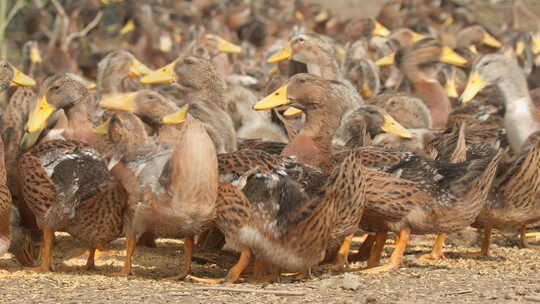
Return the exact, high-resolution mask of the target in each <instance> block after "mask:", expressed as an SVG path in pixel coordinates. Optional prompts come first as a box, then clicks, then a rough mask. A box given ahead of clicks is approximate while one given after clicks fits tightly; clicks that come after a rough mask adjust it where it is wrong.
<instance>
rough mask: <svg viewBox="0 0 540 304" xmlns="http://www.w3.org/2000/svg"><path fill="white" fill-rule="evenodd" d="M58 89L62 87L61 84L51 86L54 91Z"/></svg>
mask: <svg viewBox="0 0 540 304" xmlns="http://www.w3.org/2000/svg"><path fill="white" fill-rule="evenodd" d="M58 89H60V86H57V85H56V86H54V87H52V88H51V90H52V91H56V90H58Z"/></svg>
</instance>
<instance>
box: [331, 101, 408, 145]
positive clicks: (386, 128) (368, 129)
mask: <svg viewBox="0 0 540 304" xmlns="http://www.w3.org/2000/svg"><path fill="white" fill-rule="evenodd" d="M409 131H410V130H408V129H407V128H405V127H404V126H403V125H402V124H400V123H399V122H397V121H396V120H395V119H394V118H393V117H392V116H391V115H389V114H388V113H387V112H386V111H385V110H384V109H382V108H379V107H377V106H374V105H363V106H360V107H359V108H357V109H355V110H353V111H349V112H347V113H345V114H344V115H343V118H342V120H341V123H340V125H339V127H338V128H337V129H336V130H335V134H334V136H333V138H332V144H333V145H334V146H344V147H347V148H349V149H352V148H355V147H362V146H369V145H370V144H371V143H372V140H373V139H374V138H375V137H377V136H378V135H380V134H383V133H386V134H398V135H396V136H403V137H409Z"/></svg>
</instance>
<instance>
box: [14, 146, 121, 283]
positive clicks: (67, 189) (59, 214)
mask: <svg viewBox="0 0 540 304" xmlns="http://www.w3.org/2000/svg"><path fill="white" fill-rule="evenodd" d="M51 159H53V160H54V161H53V162H51ZM19 170H20V174H21V176H22V178H21V179H22V180H21V184H22V185H21V189H22V190H21V192H22V196H23V198H24V201H25V202H26V204H27V205H28V206H29V208H30V209H31V210H32V212H33V213H34V215H35V217H36V220H37V224H38V226H39V228H40V229H41V230H42V232H43V245H42V254H41V263H40V264H39V266H36V267H32V268H29V270H31V271H37V272H49V271H54V270H55V267H54V265H53V263H52V253H53V245H54V237H55V236H54V234H55V232H56V231H63V232H68V233H69V234H70V235H72V236H73V237H75V238H77V239H79V240H82V241H84V242H85V243H86V244H87V245H88V246H89V248H90V254H89V256H88V259H87V263H86V268H87V269H93V268H94V267H95V264H94V256H95V252H96V248H97V247H98V246H100V245H104V244H107V243H108V242H110V241H112V240H115V239H116V238H119V237H121V236H122V232H123V224H124V223H123V214H124V211H125V209H126V201H127V200H126V196H127V193H126V191H125V189H124V188H123V187H122V186H121V185H120V184H118V183H117V182H116V181H115V180H114V179H113V178H112V176H111V174H110V173H109V171H108V169H107V165H106V163H105V160H104V159H103V158H102V157H101V156H100V155H99V153H98V152H97V151H96V150H94V149H92V148H91V147H90V146H89V145H87V144H84V143H81V142H77V141H73V140H62V139H58V140H50V141H45V142H43V143H40V144H38V145H36V146H34V147H32V148H31V149H30V150H29V151H28V152H25V153H24V154H23V155H22V156H21V158H20V160H19Z"/></svg>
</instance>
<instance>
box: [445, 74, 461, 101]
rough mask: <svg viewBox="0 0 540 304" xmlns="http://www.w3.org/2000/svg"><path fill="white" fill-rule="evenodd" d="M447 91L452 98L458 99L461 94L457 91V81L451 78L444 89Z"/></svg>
mask: <svg viewBox="0 0 540 304" xmlns="http://www.w3.org/2000/svg"><path fill="white" fill-rule="evenodd" d="M444 89H445V91H446V95H448V97H452V98H458V97H459V94H458V92H457V89H456V80H455V79H454V77H453V76H452V77H450V78H449V79H448V80H447V81H446V85H445V87H444Z"/></svg>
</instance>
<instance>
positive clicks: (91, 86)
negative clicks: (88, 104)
mask: <svg viewBox="0 0 540 304" xmlns="http://www.w3.org/2000/svg"><path fill="white" fill-rule="evenodd" d="M86 88H87V89H88V90H95V89H96V88H97V84H96V83H95V82H93V81H88V82H87V84H86Z"/></svg>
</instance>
